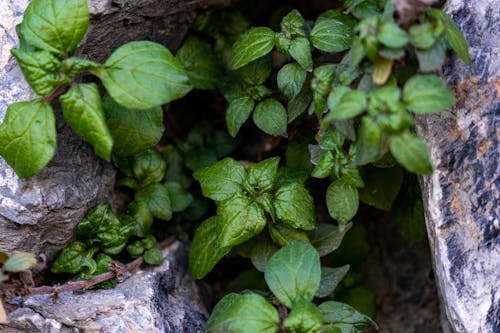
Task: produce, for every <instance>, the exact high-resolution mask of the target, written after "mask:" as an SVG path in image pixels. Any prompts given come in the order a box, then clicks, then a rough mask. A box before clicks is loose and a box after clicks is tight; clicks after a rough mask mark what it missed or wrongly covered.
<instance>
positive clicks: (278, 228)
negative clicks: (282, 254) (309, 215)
mask: <svg viewBox="0 0 500 333" xmlns="http://www.w3.org/2000/svg"><path fill="white" fill-rule="evenodd" d="M269 236H271V239H272V240H273V242H274V243H275V244H277V245H278V246H280V247H283V246H285V245H286V244H288V242H290V241H297V242H306V243H308V242H309V238H307V234H306V233H305V232H304V231H301V230H297V229H294V228H290V227H288V226H286V225H283V224H279V223H273V224H270V225H269Z"/></svg>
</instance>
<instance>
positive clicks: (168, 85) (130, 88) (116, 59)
mask: <svg viewBox="0 0 500 333" xmlns="http://www.w3.org/2000/svg"><path fill="white" fill-rule="evenodd" d="M91 72H92V73H93V74H95V75H96V76H97V77H99V78H100V79H101V81H102V84H103V85H104V87H105V88H106V90H107V91H108V93H109V94H110V95H111V97H112V98H113V99H114V100H115V101H116V102H118V103H119V104H121V105H123V106H125V107H126V108H130V109H139V110H146V109H150V108H153V107H155V106H159V105H162V104H165V103H169V102H171V101H173V100H176V99H179V98H181V97H183V96H184V95H186V94H187V93H188V92H189V91H190V90H191V89H192V86H191V83H190V81H189V78H188V76H187V74H186V71H185V70H184V68H183V67H182V65H181V64H180V63H179V61H178V60H177V59H176V58H175V57H174V56H173V55H172V53H170V51H169V50H168V49H167V48H166V47H164V46H163V45H161V44H158V43H153V42H149V41H139V42H130V43H127V44H125V45H123V46H120V47H119V48H118V49H116V50H115V51H114V52H113V54H111V56H110V57H109V58H108V59H107V60H106V62H105V63H104V65H103V66H102V67H100V68H98V69H92V70H91Z"/></svg>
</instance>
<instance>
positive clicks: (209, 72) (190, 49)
mask: <svg viewBox="0 0 500 333" xmlns="http://www.w3.org/2000/svg"><path fill="white" fill-rule="evenodd" d="M176 58H177V59H178V60H179V62H180V63H181V64H182V66H183V67H184V69H185V70H186V73H187V76H188V77H189V80H190V81H191V83H192V84H193V87H194V88H197V89H210V90H213V89H215V88H216V84H217V82H218V80H219V79H220V78H221V77H222V75H223V69H222V66H221V63H220V62H219V60H218V59H217V57H216V56H215V54H214V53H213V52H212V50H211V48H210V44H208V43H206V42H204V41H202V40H201V39H200V38H197V37H195V36H189V37H188V38H187V39H186V40H185V41H184V44H183V45H182V46H181V48H180V49H179V50H178V51H177V54H176Z"/></svg>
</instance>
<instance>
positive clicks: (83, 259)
mask: <svg viewBox="0 0 500 333" xmlns="http://www.w3.org/2000/svg"><path fill="white" fill-rule="evenodd" d="M95 251H96V249H88V248H87V246H86V245H85V244H84V243H82V242H79V241H73V242H71V243H69V244H68V245H67V246H66V247H65V248H64V249H63V250H62V251H61V253H60V254H59V256H58V257H57V259H56V260H55V261H54V262H53V263H52V266H51V268H50V271H51V272H52V273H70V274H76V273H78V272H80V271H83V270H84V269H85V268H89V269H88V271H89V272H90V273H93V271H94V270H95V267H94V270H92V261H94V260H92V256H93V255H94V253H95ZM94 265H95V261H94Z"/></svg>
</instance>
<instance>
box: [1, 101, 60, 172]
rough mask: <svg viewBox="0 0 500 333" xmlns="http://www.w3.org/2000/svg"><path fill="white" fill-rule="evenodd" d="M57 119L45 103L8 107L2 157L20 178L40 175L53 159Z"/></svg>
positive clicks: (2, 139)
mask: <svg viewBox="0 0 500 333" xmlns="http://www.w3.org/2000/svg"><path fill="white" fill-rule="evenodd" d="M55 149H56V119H55V117H54V112H53V110H52V107H51V106H50V104H49V103H46V102H44V101H43V100H42V99H34V100H31V101H29V102H18V103H14V104H11V105H9V107H8V108H7V111H6V113H5V118H4V120H3V123H2V124H0V155H1V156H2V157H3V158H4V160H5V161H6V162H7V163H8V164H9V165H10V166H11V167H12V168H13V169H14V171H15V172H16V174H17V175H18V176H19V177H20V178H27V177H31V176H33V175H35V174H37V173H38V172H40V171H41V170H42V169H43V168H44V167H45V166H46V165H47V163H49V161H50V160H51V159H52V156H54V153H55Z"/></svg>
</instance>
